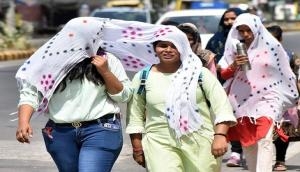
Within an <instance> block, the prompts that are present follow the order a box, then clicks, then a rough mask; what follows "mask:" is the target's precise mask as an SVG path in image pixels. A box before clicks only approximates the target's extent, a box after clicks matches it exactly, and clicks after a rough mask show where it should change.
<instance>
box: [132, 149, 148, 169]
mask: <svg viewBox="0 0 300 172" xmlns="http://www.w3.org/2000/svg"><path fill="white" fill-rule="evenodd" d="M132 156H133V159H134V161H135V162H137V163H138V164H139V165H140V166H142V167H144V168H145V167H146V161H145V156H144V152H143V151H140V152H133V153H132Z"/></svg>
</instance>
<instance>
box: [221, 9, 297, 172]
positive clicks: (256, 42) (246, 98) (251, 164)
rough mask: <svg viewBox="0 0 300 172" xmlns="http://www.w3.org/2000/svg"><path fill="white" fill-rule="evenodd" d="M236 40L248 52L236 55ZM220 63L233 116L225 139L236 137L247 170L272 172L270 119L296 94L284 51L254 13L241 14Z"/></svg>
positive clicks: (276, 117) (276, 119) (293, 100)
mask: <svg viewBox="0 0 300 172" xmlns="http://www.w3.org/2000/svg"><path fill="white" fill-rule="evenodd" d="M240 41H242V42H244V44H245V45H246V49H247V54H248V56H245V55H237V50H236V44H237V43H239V42H240ZM248 62H250V64H251V68H252V69H251V70H248V71H242V70H241V65H244V64H246V63H248ZM219 65H220V66H221V68H222V71H221V76H222V77H223V79H227V81H226V82H225V83H224V86H225V89H226V90H227V92H228V96H229V99H230V102H231V105H232V106H233V110H234V114H235V116H236V118H237V120H238V125H236V126H235V127H233V128H232V129H231V130H230V132H229V138H230V139H231V140H240V142H241V144H242V147H243V152H244V154H245V157H246V161H247V165H248V168H249V170H250V171H263V172H265V171H272V156H273V152H272V146H273V145H272V130H273V126H274V123H275V122H279V121H280V120H281V118H282V114H283V112H284V111H285V110H286V109H287V108H288V107H292V106H293V105H295V103H296V99H297V98H298V93H297V88H296V81H295V75H294V74H293V72H292V70H291V68H290V66H289V61H288V57H287V53H286V52H285V50H284V49H283V47H282V46H281V44H280V43H279V42H278V41H277V40H276V39H275V38H274V37H273V36H272V35H271V34H270V33H269V32H268V30H267V29H266V28H265V27H264V26H263V24H262V23H261V20H260V19H259V17H258V16H256V15H253V14H249V13H245V14H241V15H239V16H238V17H237V18H236V20H235V22H234V24H233V26H232V29H231V31H230V32H229V34H228V38H227V42H226V45H225V52H224V56H223V57H222V59H221V60H220V62H219Z"/></svg>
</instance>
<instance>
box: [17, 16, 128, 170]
mask: <svg viewBox="0 0 300 172" xmlns="http://www.w3.org/2000/svg"><path fill="white" fill-rule="evenodd" d="M101 24H103V22H102V21H98V20H96V19H94V18H77V19H73V20H71V21H70V22H68V23H67V24H66V25H65V26H64V28H63V29H62V30H61V31H60V32H59V33H57V34H56V35H55V36H54V37H52V38H51V39H50V40H49V41H48V42H47V43H45V44H44V45H43V46H42V47H41V48H39V49H38V50H37V51H36V52H35V53H34V54H33V55H32V56H31V57H30V58H29V59H28V60H26V62H25V63H24V64H23V65H22V66H21V67H20V69H19V70H18V72H17V74H16V78H17V81H18V84H19V88H20V101H19V105H18V117H19V122H18V127H17V131H16V139H17V140H18V141H19V142H21V143H30V139H31V137H32V136H33V129H32V127H31V124H30V119H31V117H32V116H33V115H34V116H35V115H40V114H45V115H46V116H47V117H48V118H49V120H48V122H47V124H46V126H45V128H43V129H42V135H43V137H44V141H45V145H46V148H47V151H48V152H49V154H50V155H51V157H52V159H53V160H54V162H55V164H56V166H57V168H58V171H60V172H77V171H81V172H83V171H86V172H100V171H101V172H109V171H111V169H112V167H113V164H114V163H115V161H116V159H117V157H118V156H119V154H120V151H121V149H122V143H123V140H122V127H121V121H120V108H119V107H118V104H117V103H118V102H126V101H128V100H129V99H130V98H131V96H132V92H133V89H132V87H131V82H130V80H129V79H128V77H127V75H126V73H125V70H124V68H123V66H122V64H121V62H120V60H118V58H116V57H115V56H114V55H113V54H111V53H108V52H105V51H104V50H103V49H102V48H101V46H100V43H101V36H102V33H101V34H100V31H101V30H102V29H103V28H101V27H100V26H101ZM100 29H101V30H100Z"/></svg>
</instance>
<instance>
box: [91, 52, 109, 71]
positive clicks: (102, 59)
mask: <svg viewBox="0 0 300 172" xmlns="http://www.w3.org/2000/svg"><path fill="white" fill-rule="evenodd" d="M91 58H92V61H91V63H92V64H93V65H94V66H95V67H96V69H97V71H98V72H99V74H101V75H103V74H104V73H105V72H107V71H109V68H108V62H107V57H106V56H105V55H102V56H99V55H96V56H92V57H91Z"/></svg>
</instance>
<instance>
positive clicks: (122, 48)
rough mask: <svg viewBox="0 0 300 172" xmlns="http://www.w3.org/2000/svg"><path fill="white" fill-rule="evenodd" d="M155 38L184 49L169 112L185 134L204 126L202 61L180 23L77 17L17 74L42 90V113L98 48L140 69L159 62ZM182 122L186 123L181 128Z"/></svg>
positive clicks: (168, 102)
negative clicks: (200, 86)
mask: <svg viewBox="0 0 300 172" xmlns="http://www.w3.org/2000/svg"><path fill="white" fill-rule="evenodd" d="M155 41H170V42H172V43H173V44H174V45H175V46H176V48H177V49H178V51H179V52H180V59H181V61H182V65H181V66H180V68H179V69H178V70H177V71H176V73H175V74H174V78H173V80H172V84H171V86H170V89H169V90H168V91H166V92H167V94H166V95H168V96H167V97H166V116H167V119H168V121H169V124H170V127H171V128H173V129H174V131H175V133H176V136H177V137H180V136H182V135H183V134H187V133H190V132H193V131H196V130H198V129H199V128H200V127H201V123H202V119H201V116H200V115H199V109H198V108H197V106H196V95H195V92H196V87H197V83H198V76H199V74H200V72H201V66H202V63H201V61H200V60H199V58H198V57H197V56H196V55H195V54H194V53H193V51H192V49H191V48H190V45H189V43H188V40H187V37H186V35H185V34H184V33H183V32H181V31H180V30H179V29H178V28H177V27H175V26H165V25H153V24H148V23H142V22H135V21H122V20H111V19H103V18H94V17H79V18H75V19H72V20H70V21H69V22H68V23H67V24H66V25H65V27H64V28H63V29H62V30H61V31H60V32H59V33H57V34H56V35H55V36H54V37H53V38H51V39H50V40H49V41H48V42H46V43H45V44H44V45H43V46H42V47H41V48H39V49H38V50H37V51H36V52H35V53H34V54H33V55H32V56H31V57H30V58H29V59H28V60H27V61H26V62H25V63H24V64H23V65H22V66H21V67H20V68H19V70H18V72H17V74H16V79H17V81H18V83H19V86H20V87H21V86H22V84H24V83H25V84H30V85H32V86H34V87H36V89H37V91H38V92H40V93H41V94H42V96H43V101H42V102H41V104H40V106H39V109H38V111H37V112H40V113H43V112H45V111H46V110H47V104H48V102H49V100H50V99H51V96H52V95H53V93H54V90H55V88H56V87H57V86H58V84H59V83H60V81H61V80H62V79H63V78H64V77H65V76H66V74H67V73H68V72H69V71H70V70H71V69H72V68H73V67H74V66H75V65H76V64H77V63H79V62H81V61H82V60H83V59H85V58H89V57H91V56H93V55H95V54H96V53H97V50H98V49H99V47H101V48H103V49H104V50H105V51H107V52H110V53H112V54H114V55H115V56H117V57H118V58H119V59H120V60H121V62H122V64H123V65H124V68H125V69H126V70H129V71H138V70H140V69H142V68H143V67H145V66H146V65H152V64H154V63H157V62H158V58H157V57H156V54H155V52H154V49H153V45H152V43H153V42H155ZM181 122H184V123H186V125H184V127H182V126H181V125H180V123H181Z"/></svg>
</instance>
